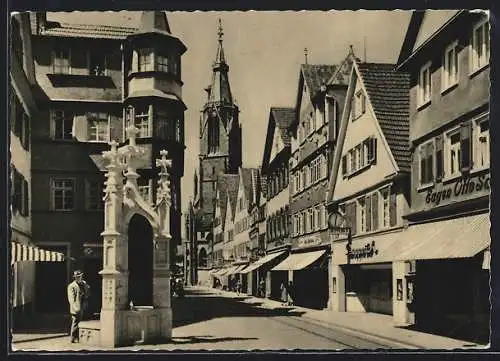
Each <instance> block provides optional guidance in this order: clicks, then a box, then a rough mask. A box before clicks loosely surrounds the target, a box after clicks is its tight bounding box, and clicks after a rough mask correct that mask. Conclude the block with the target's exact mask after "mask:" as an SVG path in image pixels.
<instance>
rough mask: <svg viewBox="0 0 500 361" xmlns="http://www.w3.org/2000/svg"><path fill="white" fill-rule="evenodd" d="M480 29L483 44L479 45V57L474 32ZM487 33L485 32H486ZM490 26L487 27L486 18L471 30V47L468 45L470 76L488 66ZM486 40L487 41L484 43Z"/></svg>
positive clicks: (487, 19) (487, 20)
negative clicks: (480, 52)
mask: <svg viewBox="0 0 500 361" xmlns="http://www.w3.org/2000/svg"><path fill="white" fill-rule="evenodd" d="M479 28H481V34H482V37H483V43H482V44H481V51H482V54H483V56H482V57H479V55H478V54H477V52H476V43H477V38H476V31H477V30H478V29H479ZM487 29H488V30H489V31H486V30H487ZM490 31H491V29H490V26H489V18H488V17H487V18H486V19H483V20H481V21H480V22H478V23H477V24H476V25H475V26H474V27H473V29H472V36H471V45H470V56H469V57H470V69H471V72H470V73H471V75H473V74H475V73H476V72H478V71H480V70H481V69H483V68H485V67H486V66H488V65H489V58H490V52H491V45H490V40H491V38H490ZM486 40H488V41H486Z"/></svg>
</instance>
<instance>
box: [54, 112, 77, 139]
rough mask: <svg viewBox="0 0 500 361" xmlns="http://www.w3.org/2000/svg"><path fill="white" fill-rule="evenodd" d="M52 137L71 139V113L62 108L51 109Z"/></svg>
mask: <svg viewBox="0 0 500 361" xmlns="http://www.w3.org/2000/svg"><path fill="white" fill-rule="evenodd" d="M50 118H51V136H52V139H63V140H70V139H73V114H72V113H70V112H67V111H64V110H51V111H50Z"/></svg>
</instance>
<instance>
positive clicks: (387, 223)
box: [379, 188, 391, 228]
mask: <svg viewBox="0 0 500 361" xmlns="http://www.w3.org/2000/svg"><path fill="white" fill-rule="evenodd" d="M390 193H391V192H390V188H383V189H381V190H380V191H379V194H380V198H381V199H382V202H379V209H380V214H381V215H382V217H379V219H381V220H382V222H381V223H382V224H381V225H380V226H381V227H380V228H390V227H391V203H390V202H391V194H390Z"/></svg>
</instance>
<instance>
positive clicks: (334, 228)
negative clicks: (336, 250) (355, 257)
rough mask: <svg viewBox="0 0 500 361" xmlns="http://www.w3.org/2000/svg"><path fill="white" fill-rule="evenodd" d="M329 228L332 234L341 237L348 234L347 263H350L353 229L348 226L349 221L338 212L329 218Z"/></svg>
mask: <svg viewBox="0 0 500 361" xmlns="http://www.w3.org/2000/svg"><path fill="white" fill-rule="evenodd" d="M328 228H329V229H330V232H332V233H334V234H336V235H337V236H339V235H340V234H347V244H346V246H345V248H346V251H347V252H346V255H347V263H350V259H351V249H352V237H351V227H349V226H348V222H347V219H346V218H345V216H344V215H342V214H341V213H340V212H339V211H338V210H337V211H335V212H333V213H332V214H331V215H330V217H329V218H328Z"/></svg>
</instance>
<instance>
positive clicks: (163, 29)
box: [138, 11, 170, 34]
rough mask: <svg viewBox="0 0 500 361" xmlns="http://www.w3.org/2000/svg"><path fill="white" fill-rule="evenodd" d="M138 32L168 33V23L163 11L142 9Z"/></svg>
mask: <svg viewBox="0 0 500 361" xmlns="http://www.w3.org/2000/svg"><path fill="white" fill-rule="evenodd" d="M138 32H139V33H156V32H158V33H166V34H170V25H169V24H168V20H167V14H166V13H165V11H143V12H142V15H141V22H140V25H139V30H138Z"/></svg>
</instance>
